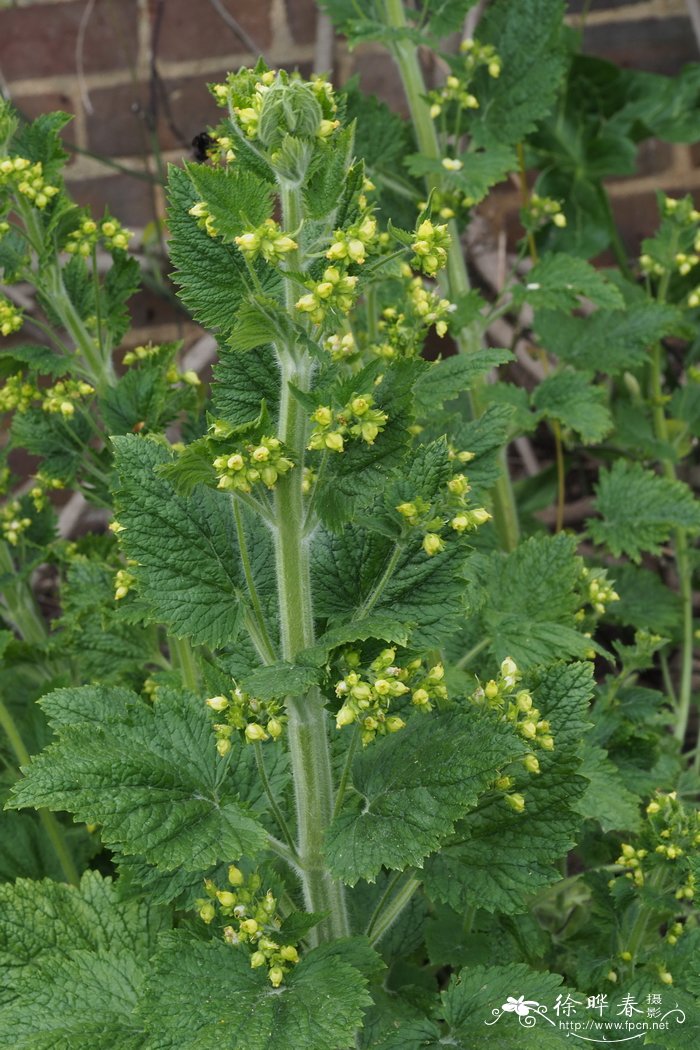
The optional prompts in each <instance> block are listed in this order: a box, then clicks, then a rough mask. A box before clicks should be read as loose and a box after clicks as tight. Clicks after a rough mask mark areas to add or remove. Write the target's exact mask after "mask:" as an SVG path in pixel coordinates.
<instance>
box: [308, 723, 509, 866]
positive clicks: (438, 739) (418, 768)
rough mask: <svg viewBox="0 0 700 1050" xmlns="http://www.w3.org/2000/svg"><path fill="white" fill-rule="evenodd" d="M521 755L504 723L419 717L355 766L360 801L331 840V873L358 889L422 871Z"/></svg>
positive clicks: (369, 750) (359, 758)
mask: <svg viewBox="0 0 700 1050" xmlns="http://www.w3.org/2000/svg"><path fill="white" fill-rule="evenodd" d="M522 750H523V745H522V744H520V742H519V741H518V740H517V739H516V738H515V736H514V735H513V734H512V733H511V732H510V731H508V730H507V729H506V728H505V726H503V725H502V723H496V722H494V721H493V720H492V719H491V718H488V717H486V716H482V717H481V720H479V719H478V718H476V717H474V716H473V715H471V714H469V715H467V714H462V713H457V712H455V713H450V714H443V715H432V716H425V717H421V716H420V715H414V717H413V718H412V719H411V720H410V722H409V724H408V726H407V727H406V728H405V729H402V730H400V731H399V732H398V733H396V734H393V735H391V736H387V737H384V738H383V739H381V740H379V741H378V742H377V743H375V744H373V745H372V746H371V747H370V748H367V749H366V750H365V751H363V752H362V753H361V754H359V755H358V756H357V757H356V758H355V761H354V764H353V769H352V784H353V787H354V789H355V791H356V792H357V795H352V796H351V799H350V803H349V805H348V806H346V810H345V811H344V812H343V813H341V814H340V815H339V816H338V817H336V819H335V820H334V821H333V823H332V824H331V827H330V828H329V830H328V833H327V837H326V857H327V860H328V865H329V867H330V869H331V871H332V872H333V874H334V875H335V876H336V877H337V878H339V879H342V880H343V881H344V882H346V883H348V884H349V885H351V886H353V885H354V884H355V883H356V882H357V880H358V879H360V878H364V879H370V880H372V879H374V878H375V877H376V875H377V874H378V873H379V871H380V870H381V868H382V867H387V868H392V869H398V870H402V869H403V868H405V867H407V866H409V865H418V866H422V863H423V860H424V858H425V857H426V856H427V855H428V854H429V853H432V852H433V851H434V850H435V849H437V848H438V846H439V844H440V842H441V841H442V840H443V839H444V838H445V837H446V836H448V835H450V834H451V833H452V831H453V829H454V823H455V821H456V820H458V819H459V818H460V817H461V816H463V815H464V814H465V813H466V812H467V811H468V810H469V809H471V808H473V807H474V806H475V805H476V803H477V801H478V798H479V795H480V794H481V793H482V792H483V791H484V790H485V789H486V787H487V786H488V785H489V784H490V783H491V782H492V781H493V779H494V777H495V775H496V771H497V769H498V768H499V767H500V766H501V765H502V764H503V763H504V762H507V761H509V760H510V759H511V758H513V757H514V756H515V755H517V754H518V753H520V752H521V751H522Z"/></svg>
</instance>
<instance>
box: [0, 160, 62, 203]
mask: <svg viewBox="0 0 700 1050" xmlns="http://www.w3.org/2000/svg"><path fill="white" fill-rule="evenodd" d="M3 186H10V187H12V189H14V190H16V192H17V193H20V194H21V195H22V196H23V197H25V198H26V200H28V201H29V203H30V204H32V205H34V207H36V208H39V209H40V210H41V209H43V208H45V207H46V205H47V204H48V203H49V201H50V200H51V198H52V197H55V196H56V194H57V193H58V192H59V190H58V186H51V185H50V184H49V183H48V182H47V181H46V179H45V178H44V169H43V166H42V164H41V162H40V161H37V162H36V163H35V164H32V162H31V161H30V160H27V158H26V157H0V187H3Z"/></svg>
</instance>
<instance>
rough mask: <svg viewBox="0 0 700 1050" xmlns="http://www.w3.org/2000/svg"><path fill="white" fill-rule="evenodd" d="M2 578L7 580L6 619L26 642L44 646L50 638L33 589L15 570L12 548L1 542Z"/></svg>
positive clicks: (4, 585)
mask: <svg viewBox="0 0 700 1050" xmlns="http://www.w3.org/2000/svg"><path fill="white" fill-rule="evenodd" d="M0 576H5V577H6V578H7V579H6V582H5V583H3V585H2V593H3V596H4V599H5V605H6V607H7V613H6V614H5V616H6V619H8V620H9V621H10V623H11V624H12V626H13V627H15V629H16V630H17V632H18V633H19V634H20V635H21V636H22V638H23V640H24V641H25V642H29V643H30V644H31V645H42V644H43V643H44V642H45V641H46V639H47V637H48V631H47V629H46V623H45V622H44V619H43V617H42V615H41V613H40V612H39V610H38V609H37V606H36V602H35V600H34V595H33V593H32V589H31V587H30V586H29V584H28V583H27V581H26V580H23V579H22V578H21V577H20V575H19V574H18V572H17V570H16V569H15V564H14V561H13V559H12V555H11V553H10V548H9V547H8V545H7V544H6V543H5V542H4V541H0Z"/></svg>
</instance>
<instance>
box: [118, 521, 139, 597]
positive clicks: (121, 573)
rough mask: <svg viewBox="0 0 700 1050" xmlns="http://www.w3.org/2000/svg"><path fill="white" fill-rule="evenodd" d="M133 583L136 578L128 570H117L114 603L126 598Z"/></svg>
mask: <svg viewBox="0 0 700 1050" xmlns="http://www.w3.org/2000/svg"><path fill="white" fill-rule="evenodd" d="M113 524H114V523H113ZM113 531H115V532H116V531H117V530H116V529H114V530H113ZM135 583H136V577H135V576H134V574H133V573H131V572H129V571H128V569H117V573H116V576H115V577H114V598H115V601H118V602H120V601H121V600H122V598H126V596H127V594H128V593H129V591H130V590H131V588H132V587H133V586H134V584H135Z"/></svg>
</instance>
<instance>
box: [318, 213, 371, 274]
mask: <svg viewBox="0 0 700 1050" xmlns="http://www.w3.org/2000/svg"><path fill="white" fill-rule="evenodd" d="M333 236H334V238H335V239H334V241H333V243H332V244H331V246H330V248H329V249H328V251H327V252H326V258H327V259H330V260H331V262H347V263H363V262H364V261H365V259H366V257H367V253H368V252H369V251H370V250H371V248H372V246H373V245H374V243H375V242H376V240H377V220H376V219H375V218H374V216H373V215H369V214H368V215H365V216H363V217H362V218H361V219H360V220H359V221H358V222H356V223H354V224H353V225H352V226H348V228H347V229H346V230H336V231H335V233H334V235H333Z"/></svg>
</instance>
